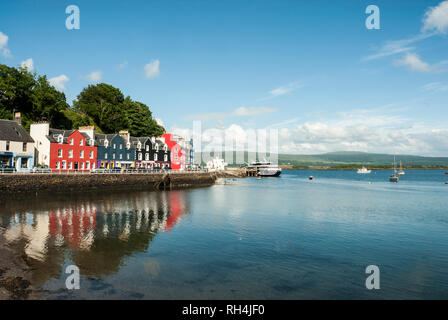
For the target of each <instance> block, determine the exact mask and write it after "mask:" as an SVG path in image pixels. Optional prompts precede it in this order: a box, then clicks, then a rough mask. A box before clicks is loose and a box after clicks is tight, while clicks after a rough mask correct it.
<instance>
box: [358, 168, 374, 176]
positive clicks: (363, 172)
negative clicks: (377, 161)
mask: <svg viewBox="0 0 448 320" xmlns="http://www.w3.org/2000/svg"><path fill="white" fill-rule="evenodd" d="M370 172H372V170H369V169H367V168H366V167H362V168H361V169H358V171H357V173H359V174H366V173H370Z"/></svg>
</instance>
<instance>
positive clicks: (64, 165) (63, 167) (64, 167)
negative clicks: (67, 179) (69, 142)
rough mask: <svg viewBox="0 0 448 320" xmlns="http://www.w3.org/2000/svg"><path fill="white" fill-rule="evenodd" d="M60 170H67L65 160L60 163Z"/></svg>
mask: <svg viewBox="0 0 448 320" xmlns="http://www.w3.org/2000/svg"><path fill="white" fill-rule="evenodd" d="M62 169H64V170H65V169H67V161H66V160H64V161H62Z"/></svg>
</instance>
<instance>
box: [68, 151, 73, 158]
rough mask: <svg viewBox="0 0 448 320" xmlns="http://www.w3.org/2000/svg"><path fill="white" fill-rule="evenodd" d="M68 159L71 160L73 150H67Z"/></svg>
mask: <svg viewBox="0 0 448 320" xmlns="http://www.w3.org/2000/svg"><path fill="white" fill-rule="evenodd" d="M68 157H69V158H73V150H69V151H68Z"/></svg>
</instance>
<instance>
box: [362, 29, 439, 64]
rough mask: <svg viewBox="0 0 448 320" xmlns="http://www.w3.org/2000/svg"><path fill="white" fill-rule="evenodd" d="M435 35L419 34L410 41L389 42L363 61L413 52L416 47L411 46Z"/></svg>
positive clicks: (409, 39)
mask: <svg viewBox="0 0 448 320" xmlns="http://www.w3.org/2000/svg"><path fill="white" fill-rule="evenodd" d="M434 35H435V33H425V34H419V35H417V36H414V37H412V38H408V39H401V40H394V41H387V42H385V43H384V44H383V45H382V46H381V47H380V48H378V49H377V50H376V53H374V54H371V55H369V56H366V57H364V58H362V61H370V60H376V59H380V58H384V57H388V56H392V55H395V54H398V53H403V52H408V51H412V50H414V49H415V47H412V46H410V45H411V44H413V43H415V42H418V41H421V40H424V39H427V38H429V37H432V36H434Z"/></svg>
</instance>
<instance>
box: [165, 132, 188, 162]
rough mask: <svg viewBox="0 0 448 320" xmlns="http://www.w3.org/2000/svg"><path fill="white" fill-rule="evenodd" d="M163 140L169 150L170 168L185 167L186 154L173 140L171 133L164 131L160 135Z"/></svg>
mask: <svg viewBox="0 0 448 320" xmlns="http://www.w3.org/2000/svg"><path fill="white" fill-rule="evenodd" d="M162 137H163V138H164V142H165V143H166V145H167V146H168V148H169V150H170V157H171V169H173V170H185V169H186V156H185V150H184V149H182V148H181V146H180V145H179V144H178V143H177V142H176V141H174V139H173V135H172V134H171V133H165V134H163V135H162Z"/></svg>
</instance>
